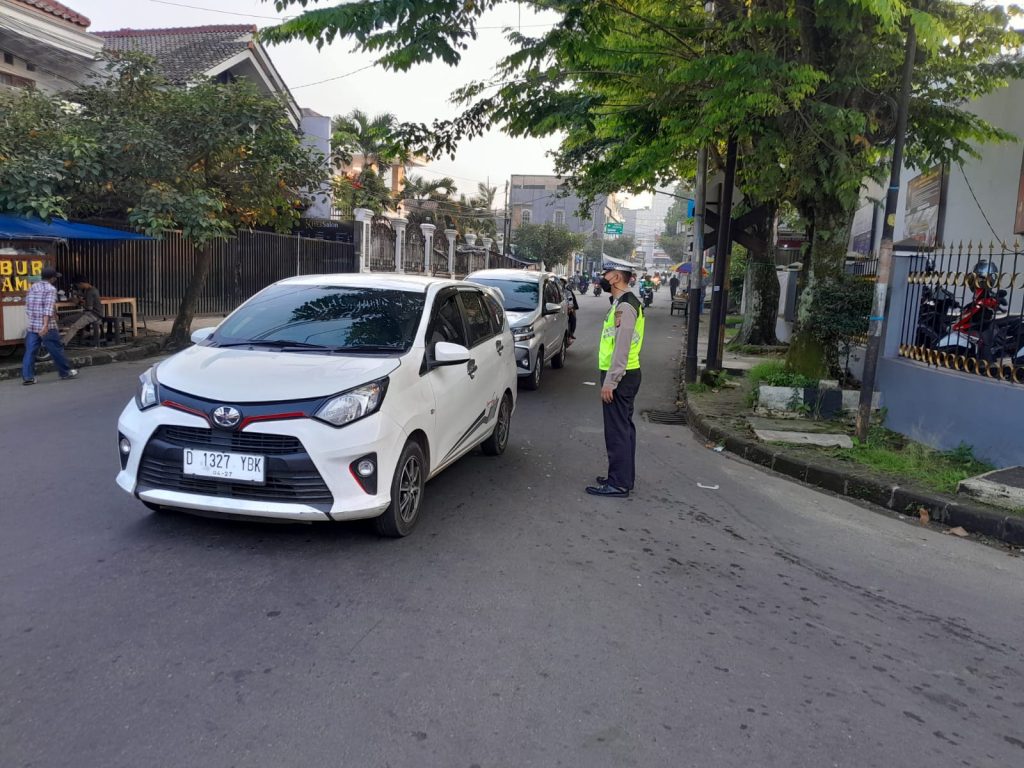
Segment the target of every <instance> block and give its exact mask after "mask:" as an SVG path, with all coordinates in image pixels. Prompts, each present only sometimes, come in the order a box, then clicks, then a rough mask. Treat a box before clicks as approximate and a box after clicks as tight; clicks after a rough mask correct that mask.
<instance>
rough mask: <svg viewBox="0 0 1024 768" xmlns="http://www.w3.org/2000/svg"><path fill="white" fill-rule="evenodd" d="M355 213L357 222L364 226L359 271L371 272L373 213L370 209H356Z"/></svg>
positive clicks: (360, 241) (361, 237) (360, 242)
mask: <svg viewBox="0 0 1024 768" xmlns="http://www.w3.org/2000/svg"><path fill="white" fill-rule="evenodd" d="M353 213H354V214H355V217H356V221H357V222H359V224H360V225H361V226H362V231H361V236H360V238H359V271H360V272H369V271H370V238H371V237H372V232H371V229H370V227H371V224H372V222H373V211H371V210H370V209H369V208H356V209H355V210H354V211H353Z"/></svg>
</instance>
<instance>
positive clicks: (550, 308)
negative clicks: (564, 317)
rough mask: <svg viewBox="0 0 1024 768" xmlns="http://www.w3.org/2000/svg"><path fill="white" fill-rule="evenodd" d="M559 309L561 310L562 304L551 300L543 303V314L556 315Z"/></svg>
mask: <svg viewBox="0 0 1024 768" xmlns="http://www.w3.org/2000/svg"><path fill="white" fill-rule="evenodd" d="M561 311H562V305H561V304H556V303H555V302H553V301H552V302H548V303H547V304H545V305H544V314H545V315H557V314H558V313H559V312H561Z"/></svg>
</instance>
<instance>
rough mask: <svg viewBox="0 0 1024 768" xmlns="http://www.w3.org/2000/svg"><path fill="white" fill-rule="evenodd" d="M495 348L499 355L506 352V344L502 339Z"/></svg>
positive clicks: (495, 344) (495, 343) (496, 343)
mask: <svg viewBox="0 0 1024 768" xmlns="http://www.w3.org/2000/svg"><path fill="white" fill-rule="evenodd" d="M494 346H495V347H497V349H498V354H499V355H500V354H501V353H502V352H504V351H505V344H504V343H503V342H502V340H501V339H498V340H497V341H496V342H494Z"/></svg>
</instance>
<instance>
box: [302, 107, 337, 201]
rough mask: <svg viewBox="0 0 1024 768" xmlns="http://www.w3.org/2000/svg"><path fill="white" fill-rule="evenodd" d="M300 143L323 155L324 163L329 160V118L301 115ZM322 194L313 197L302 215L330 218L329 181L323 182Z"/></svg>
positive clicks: (328, 163)
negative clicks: (312, 200)
mask: <svg viewBox="0 0 1024 768" xmlns="http://www.w3.org/2000/svg"><path fill="white" fill-rule="evenodd" d="M302 143H303V144H305V145H306V146H308V147H312V148H313V149H315V150H316V151H317V152H320V153H321V154H322V155H323V156H324V165H325V166H329V165H330V162H331V159H330V158H331V118H330V117H326V116H324V115H317V114H307V115H303V116H302ZM324 186H325V188H324V191H323V193H322V194H319V195H316V196H315V197H314V202H313V204H312V205H311V206H310V207H309V208H308V209H307V210H306V212H305V214H303V215H304V216H306V217H308V218H313V219H329V218H331V204H332V202H333V200H332V196H331V193H330V182H325V185H324Z"/></svg>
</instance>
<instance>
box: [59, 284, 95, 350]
mask: <svg viewBox="0 0 1024 768" xmlns="http://www.w3.org/2000/svg"><path fill="white" fill-rule="evenodd" d="M71 284H72V285H73V286H74V287H75V290H76V291H77V292H78V305H79V306H80V307H81V310H80V311H78V312H74V313H71V314H69V315H66V316H65V317H66V319H68V320H71V324H70V325H69V326H67V327H66V328H65V329H64V331H63V332H62V333H61V335H60V340H61V343H62V344H63V345H64V346H67V345H68V342H69V341H71V339H73V338H74V337H75V334H76V333H78V332H79V331H80V330H82V329H83V328H85V327H86V326H88V325H92V324H93V323H99V324H100V325H99V326H97V327H102V323H103V304H102V302H100V292H99V289H97V288H96V286H94V285H93V284H92V283H90V282H89V280H88V278H86V277H85V275H75V276H74V277H73V278H71Z"/></svg>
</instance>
